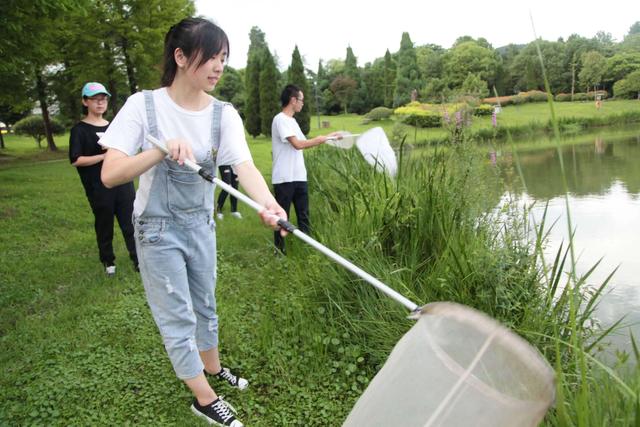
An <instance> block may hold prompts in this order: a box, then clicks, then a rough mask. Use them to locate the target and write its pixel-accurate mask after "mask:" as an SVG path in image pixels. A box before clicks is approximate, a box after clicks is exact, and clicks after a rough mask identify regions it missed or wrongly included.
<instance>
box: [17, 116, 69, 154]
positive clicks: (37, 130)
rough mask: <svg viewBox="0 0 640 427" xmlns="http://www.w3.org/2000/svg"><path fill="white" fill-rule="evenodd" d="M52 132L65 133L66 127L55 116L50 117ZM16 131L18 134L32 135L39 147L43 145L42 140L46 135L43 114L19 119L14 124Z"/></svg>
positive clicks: (55, 133)
mask: <svg viewBox="0 0 640 427" xmlns="http://www.w3.org/2000/svg"><path fill="white" fill-rule="evenodd" d="M50 122H51V132H52V133H53V134H54V135H60V134H62V133H64V127H63V126H62V125H61V124H60V122H59V121H57V120H56V119H54V118H51V119H50ZM13 131H14V133H16V134H18V135H27V136H30V137H32V138H33V139H35V140H36V142H37V143H38V147H41V142H42V140H43V139H44V138H45V136H46V132H45V129H44V120H43V118H42V116H28V117H25V118H24V119H22V120H18V121H17V122H16V123H15V124H14V125H13Z"/></svg>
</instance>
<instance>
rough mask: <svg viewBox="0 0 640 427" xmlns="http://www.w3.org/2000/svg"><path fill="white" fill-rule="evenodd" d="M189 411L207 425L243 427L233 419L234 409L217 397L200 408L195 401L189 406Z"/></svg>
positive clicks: (220, 397)
mask: <svg viewBox="0 0 640 427" xmlns="http://www.w3.org/2000/svg"><path fill="white" fill-rule="evenodd" d="M191 411H192V412H193V413H194V414H195V415H197V416H198V417H200V418H203V419H205V420H206V421H207V422H208V423H209V424H213V425H216V426H229V427H244V424H242V423H241V422H240V421H239V420H237V419H236V417H235V415H234V414H235V412H236V410H235V408H234V407H233V406H231V405H230V404H228V403H227V402H225V401H224V400H222V396H219V397H218V398H217V399H216V400H214V401H213V402H211V403H210V404H208V405H205V406H200V404H199V403H198V400H197V399H194V401H193V405H191Z"/></svg>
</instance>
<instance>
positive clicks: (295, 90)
mask: <svg viewBox="0 0 640 427" xmlns="http://www.w3.org/2000/svg"><path fill="white" fill-rule="evenodd" d="M300 92H301V89H300V88H299V87H298V86H296V85H287V86H285V88H284V89H283V90H282V94H281V95H280V103H281V104H282V107H286V106H287V105H289V101H290V100H291V98H297V97H298V95H299V94H300Z"/></svg>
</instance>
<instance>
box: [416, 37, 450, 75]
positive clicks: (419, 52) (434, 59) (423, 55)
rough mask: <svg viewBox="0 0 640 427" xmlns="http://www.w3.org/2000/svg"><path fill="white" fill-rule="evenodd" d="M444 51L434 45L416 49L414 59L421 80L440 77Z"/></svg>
mask: <svg viewBox="0 0 640 427" xmlns="http://www.w3.org/2000/svg"><path fill="white" fill-rule="evenodd" d="M444 53H445V50H444V49H443V48H442V47H440V46H438V45H435V44H427V45H424V46H419V47H417V48H416V57H417V60H418V68H419V69H420V76H421V77H422V79H423V80H425V81H427V80H428V79H434V78H439V77H441V76H442V57H443V55H444Z"/></svg>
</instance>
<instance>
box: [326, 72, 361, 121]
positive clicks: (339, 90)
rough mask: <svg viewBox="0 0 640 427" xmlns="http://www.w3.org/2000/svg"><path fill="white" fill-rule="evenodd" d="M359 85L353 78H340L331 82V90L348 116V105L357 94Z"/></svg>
mask: <svg viewBox="0 0 640 427" xmlns="http://www.w3.org/2000/svg"><path fill="white" fill-rule="evenodd" d="M357 87H358V84H357V83H356V81H355V80H353V79H352V78H351V77H347V76H338V77H336V78H335V79H333V81H332V82H331V85H330V86H329V88H330V89H331V92H332V93H333V95H334V96H335V97H336V99H337V100H338V102H340V105H341V106H342V108H343V110H344V113H345V114H347V105H349V102H351V98H352V97H353V94H354V93H355V91H356V89H357Z"/></svg>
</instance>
